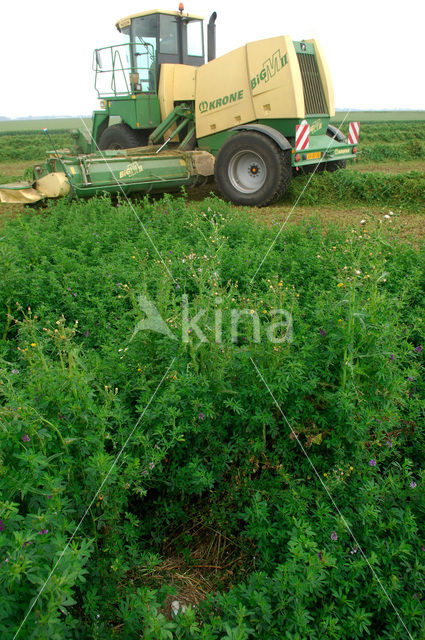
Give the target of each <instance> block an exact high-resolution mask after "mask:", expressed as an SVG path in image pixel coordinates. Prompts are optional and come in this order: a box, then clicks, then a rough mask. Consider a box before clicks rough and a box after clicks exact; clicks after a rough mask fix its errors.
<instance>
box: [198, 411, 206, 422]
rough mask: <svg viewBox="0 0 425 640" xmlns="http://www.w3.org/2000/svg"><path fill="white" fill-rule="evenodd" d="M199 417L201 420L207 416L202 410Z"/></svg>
mask: <svg viewBox="0 0 425 640" xmlns="http://www.w3.org/2000/svg"><path fill="white" fill-rule="evenodd" d="M198 418H199V420H203V419H204V418H205V414H204V413H202V411H200V412H199V413H198Z"/></svg>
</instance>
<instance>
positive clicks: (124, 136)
mask: <svg viewBox="0 0 425 640" xmlns="http://www.w3.org/2000/svg"><path fill="white" fill-rule="evenodd" d="M148 138H149V131H135V130H134V129H132V128H131V127H129V126H128V125H127V124H124V123H121V124H113V125H112V126H111V127H108V128H107V129H105V131H104V132H103V133H102V135H101V136H100V140H99V149H131V148H132V147H143V146H145V145H147V143H148Z"/></svg>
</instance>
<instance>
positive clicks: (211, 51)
mask: <svg viewBox="0 0 425 640" xmlns="http://www.w3.org/2000/svg"><path fill="white" fill-rule="evenodd" d="M216 20H217V13H216V12H215V11H214V13H212V14H211V18H210V20H209V22H208V62H210V60H214V59H215V21H216Z"/></svg>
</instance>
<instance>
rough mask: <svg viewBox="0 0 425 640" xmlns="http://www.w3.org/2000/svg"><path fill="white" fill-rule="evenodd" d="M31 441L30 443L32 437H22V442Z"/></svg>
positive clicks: (26, 435)
mask: <svg viewBox="0 0 425 640" xmlns="http://www.w3.org/2000/svg"><path fill="white" fill-rule="evenodd" d="M29 441H30V437H29V435H28V434H27V433H26V434H25V435H23V436H22V442H29Z"/></svg>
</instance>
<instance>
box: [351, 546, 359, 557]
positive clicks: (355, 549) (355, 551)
mask: <svg viewBox="0 0 425 640" xmlns="http://www.w3.org/2000/svg"><path fill="white" fill-rule="evenodd" d="M350 553H351V555H354V554H355V553H357V547H353V548H352V549H351V551H350Z"/></svg>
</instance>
